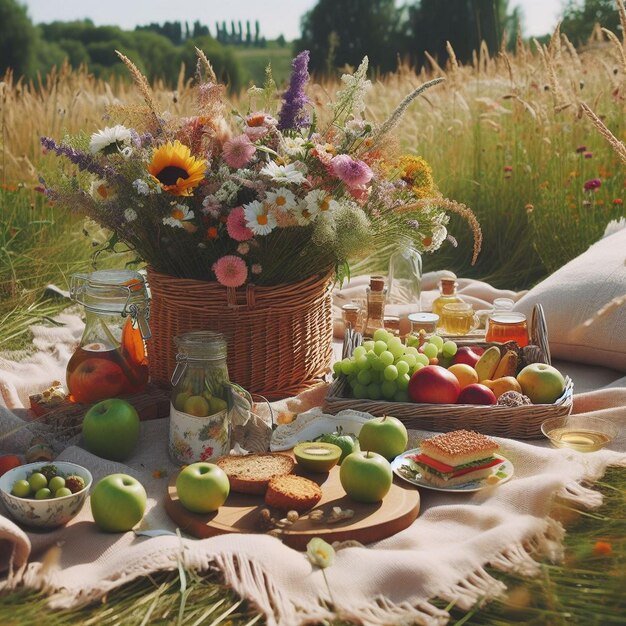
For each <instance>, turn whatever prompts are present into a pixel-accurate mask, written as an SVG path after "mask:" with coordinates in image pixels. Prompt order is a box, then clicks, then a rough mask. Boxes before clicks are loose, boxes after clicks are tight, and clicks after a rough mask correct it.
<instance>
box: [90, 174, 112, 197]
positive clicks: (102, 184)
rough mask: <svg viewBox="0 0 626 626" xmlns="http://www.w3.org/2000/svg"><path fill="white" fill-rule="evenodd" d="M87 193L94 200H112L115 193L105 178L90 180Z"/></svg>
mask: <svg viewBox="0 0 626 626" xmlns="http://www.w3.org/2000/svg"><path fill="white" fill-rule="evenodd" d="M89 193H90V195H91V197H92V198H93V199H94V200H112V199H113V198H114V197H115V196H116V195H117V194H116V193H115V190H114V189H113V188H111V186H110V185H108V184H107V182H106V180H98V179H96V180H94V181H92V183H91V186H90V188H89Z"/></svg>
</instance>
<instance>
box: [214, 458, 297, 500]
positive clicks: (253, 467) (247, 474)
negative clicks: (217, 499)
mask: <svg viewBox="0 0 626 626" xmlns="http://www.w3.org/2000/svg"><path fill="white" fill-rule="evenodd" d="M215 464H216V465H218V466H219V467H221V468H222V469H223V470H224V472H226V475H227V476H228V480H229V482H230V488H231V490H232V491H237V492H239V493H256V494H261V495H262V494H264V493H265V490H266V489H267V485H268V483H269V482H270V479H271V478H273V477H274V476H282V475H284V474H290V473H291V472H292V471H293V468H294V465H295V464H296V462H295V461H294V459H293V458H291V457H290V456H287V455H286V454H278V453H268V454H247V455H245V456H223V457H221V458H219V459H217V461H216V462H215Z"/></svg>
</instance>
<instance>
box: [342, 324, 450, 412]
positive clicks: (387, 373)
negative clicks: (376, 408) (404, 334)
mask: <svg viewBox="0 0 626 626" xmlns="http://www.w3.org/2000/svg"><path fill="white" fill-rule="evenodd" d="M456 350H457V347H456V344H455V343H454V342H452V341H446V342H444V341H443V339H442V338H441V337H439V336H438V335H433V336H432V337H430V338H429V339H428V341H427V342H426V343H425V344H424V345H423V346H422V347H421V349H420V350H418V348H417V347H416V346H406V345H404V343H403V342H402V340H401V339H400V338H398V337H394V336H393V335H392V334H391V333H390V332H388V331H386V330H384V329H383V328H379V329H378V330H376V331H375V332H374V337H373V338H372V339H371V340H368V341H364V342H363V345H361V346H358V347H357V348H355V349H354V352H353V354H352V356H351V357H348V358H345V359H343V360H342V361H337V362H336V363H335V365H334V367H333V370H334V372H335V375H336V376H341V375H343V376H346V378H347V379H348V385H349V387H350V389H351V391H352V395H353V396H354V397H355V398H358V399H367V400H380V399H381V398H384V399H385V400H393V401H395V402H408V401H409V394H408V386H409V381H410V380H411V376H412V375H413V374H414V373H415V372H417V370H419V369H421V368H422V367H424V366H425V365H429V364H433V363H434V362H435V361H436V360H438V356H441V357H442V358H444V357H445V358H450V359H451V358H452V357H453V356H454V354H456Z"/></svg>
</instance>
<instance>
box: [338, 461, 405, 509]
mask: <svg viewBox="0 0 626 626" xmlns="http://www.w3.org/2000/svg"><path fill="white" fill-rule="evenodd" d="M392 479H393V476H392V473H391V465H390V463H389V461H388V460H387V459H386V458H385V457H384V456H381V455H380V454H377V453H376V452H370V451H367V452H363V451H359V452H353V453H352V454H349V455H348V456H347V457H346V458H345V459H344V460H343V463H342V464H341V468H340V470H339V480H340V481H341V486H342V487H343V488H344V489H345V491H346V493H347V494H348V495H349V496H350V497H351V498H352V499H353V500H356V501H357V502H379V501H380V500H382V499H383V498H384V497H385V496H386V495H387V492H388V491H389V489H391V481H392Z"/></svg>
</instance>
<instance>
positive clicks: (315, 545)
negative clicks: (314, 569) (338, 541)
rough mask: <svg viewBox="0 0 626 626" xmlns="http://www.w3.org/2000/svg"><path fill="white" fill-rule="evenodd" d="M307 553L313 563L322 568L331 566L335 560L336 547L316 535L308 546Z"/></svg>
mask: <svg viewBox="0 0 626 626" xmlns="http://www.w3.org/2000/svg"><path fill="white" fill-rule="evenodd" d="M306 555H307V558H308V559H309V561H311V563H312V564H313V565H317V566H318V567H321V568H322V569H324V568H326V567H330V566H331V565H332V564H333V563H334V561H335V549H334V548H333V547H332V546H331V545H330V544H329V543H327V542H326V541H324V540H323V539H320V538H319V537H314V538H313V539H311V541H309V543H308V544H307V546H306Z"/></svg>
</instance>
